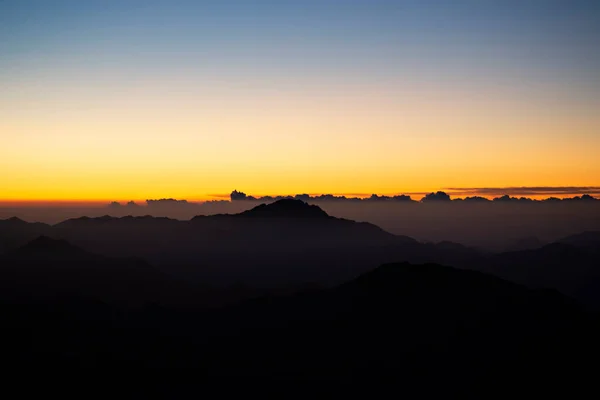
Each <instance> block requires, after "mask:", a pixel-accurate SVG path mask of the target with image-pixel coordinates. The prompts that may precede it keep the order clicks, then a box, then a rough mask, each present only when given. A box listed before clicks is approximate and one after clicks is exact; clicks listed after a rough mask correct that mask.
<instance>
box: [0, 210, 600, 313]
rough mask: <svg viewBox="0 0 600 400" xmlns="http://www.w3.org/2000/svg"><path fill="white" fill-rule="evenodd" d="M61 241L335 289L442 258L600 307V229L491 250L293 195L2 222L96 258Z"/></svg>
mask: <svg viewBox="0 0 600 400" xmlns="http://www.w3.org/2000/svg"><path fill="white" fill-rule="evenodd" d="M39 236H43V238H38V237H39ZM36 238H38V240H37V241H34V242H32V243H29V242H31V241H32V240H34V239H36ZM51 239H60V240H66V241H67V242H68V243H71V244H73V245H74V246H76V247H78V248H79V250H83V251H85V252H89V253H92V254H94V255H100V254H101V255H103V256H106V257H110V258H116V259H119V260H123V259H127V260H134V259H137V260H140V259H143V260H145V261H146V262H147V263H148V265H152V266H153V267H154V268H155V269H156V271H160V273H162V274H165V275H167V276H169V277H172V278H174V279H178V280H181V281H186V282H189V283H190V284H193V285H204V286H206V285H210V286H213V285H217V286H226V287H228V286H232V285H242V286H244V287H251V288H254V289H253V290H255V289H258V288H260V290H261V291H262V290H263V289H267V288H281V287H299V286H301V285H304V284H317V285H326V286H332V285H337V284H339V283H341V282H344V281H347V280H349V279H351V278H353V277H355V276H357V275H359V274H361V273H363V272H365V271H368V270H371V269H372V268H374V267H376V266H377V265H381V264H385V263H391V262H412V263H438V264H444V265H450V266H455V267H460V268H466V269H470V270H479V271H483V272H488V273H492V274H494V275H497V276H499V277H502V278H504V279H507V280H510V281H513V282H517V283H520V284H525V285H528V286H530V287H532V288H555V289H558V290H560V291H561V292H562V293H564V294H566V295H568V296H571V297H574V298H576V299H578V300H580V301H582V302H584V303H585V304H588V305H591V306H594V307H600V296H599V295H597V293H600V273H599V272H598V271H597V270H598V268H597V267H596V266H597V265H600V255H599V254H600V252H599V251H598V246H597V245H596V243H597V239H598V232H597V231H595V232H594V231H588V232H584V233H582V234H580V235H573V236H570V237H567V238H564V239H562V240H560V241H558V242H557V243H551V244H548V245H545V246H542V245H541V244H540V243H539V242H538V241H537V240H535V239H531V240H529V239H528V240H525V241H522V242H523V243H517V245H518V246H515V248H514V249H513V251H508V252H503V253H496V254H489V253H483V252H480V251H478V250H476V249H473V248H470V247H467V246H463V245H460V244H458V243H453V242H448V241H445V242H439V243H420V242H418V241H416V240H414V239H412V238H410V237H406V236H399V235H393V234H391V233H389V232H387V231H385V230H383V229H381V228H379V227H378V226H376V225H373V224H370V223H364V222H356V221H352V220H347V219H342V218H336V217H333V216H329V215H327V213H326V212H325V211H323V210H322V209H320V208H319V207H317V206H314V205H308V204H307V203H305V202H303V201H301V200H292V199H283V200H279V201H275V202H273V203H270V204H265V205H259V206H257V207H254V208H253V209H250V210H248V211H245V212H242V213H240V214H217V215H212V216H197V217H194V218H193V219H191V220H187V221H181V220H175V219H169V218H164V217H161V218H157V217H152V216H140V217H133V216H127V217H120V218H118V217H110V216H103V217H98V218H89V217H82V218H75V219H70V220H66V221H64V222H62V223H59V224H56V225H54V226H49V225H45V224H32V223H27V222H25V221H22V220H19V219H16V218H13V219H10V220H3V221H0V248H4V253H5V254H11V251H14V250H15V249H16V248H18V247H19V246H24V245H25V244H27V243H29V246H31V248H27V246H26V247H25V250H23V249H21V250H20V251H21V252H24V254H27V257H30V258H35V257H36V254H40V256H39V257H38V258H40V259H44V258H46V260H50V259H52V257H57V256H61V254H62V255H63V256H66V254H69V256H70V257H73V258H75V259H77V257H89V255H88V254H83V253H81V251H78V252H77V251H73V252H71V251H70V250H69V249H65V248H64V247H65V246H66V245H65V243H64V242H57V243H52V242H50V240H51ZM521 245H522V246H521ZM46 247H49V248H50V249H51V250H52V251H48V250H47V249H46V250H44V249H45V248H46ZM523 247H524V248H523ZM61 249H62V250H61ZM52 252H54V253H56V254H55V255H52V254H51V253H52ZM250 292H252V290H251V291H250Z"/></svg>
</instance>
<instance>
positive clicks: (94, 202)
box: [0, 186, 600, 207]
mask: <svg viewBox="0 0 600 400" xmlns="http://www.w3.org/2000/svg"><path fill="white" fill-rule="evenodd" d="M234 192H238V191H237V190H233V191H232V192H231V193H229V194H206V195H204V196H189V197H187V198H173V197H168V196H167V197H155V198H150V197H146V198H141V197H140V198H131V199H115V198H102V199H61V198H57V199H0V206H2V207H10V206H15V207H21V206H27V205H29V206H43V205H46V206H52V207H56V206H64V207H68V206H72V207H82V206H107V205H109V204H111V203H113V202H118V203H125V204H126V203H128V202H134V203H136V204H137V205H145V204H147V202H148V201H156V200H178V201H186V202H188V203H191V204H202V203H207V202H212V201H231V194H232V193H234ZM439 192H443V193H445V194H447V195H448V196H450V197H452V200H457V199H465V198H468V197H481V198H485V199H488V200H493V199H494V198H498V197H502V196H506V195H508V196H509V197H514V198H527V199H531V200H548V199H551V198H559V199H565V198H573V197H577V196H583V195H590V196H600V186H507V187H487V188H486V187H478V188H477V187H468V188H459V187H452V188H442V189H438V190H433V191H418V192H408V191H407V192H395V193H381V194H375V193H367V192H363V193H360V192H347V193H318V192H317V193H296V194H287V195H269V194H267V195H262V194H261V195H258V194H257V195H247V196H248V197H249V198H248V199H245V200H241V201H253V200H254V201H260V200H261V199H262V200H269V198H286V197H296V196H309V197H316V198H318V197H320V196H335V197H338V198H346V199H368V198H370V197H372V196H379V197H394V196H410V197H411V199H412V200H415V201H420V200H422V199H423V198H424V197H425V196H427V195H429V194H432V193H439ZM238 193H240V194H242V195H244V196H246V194H245V193H244V192H238ZM413 196H415V198H413ZM317 200H318V199H317Z"/></svg>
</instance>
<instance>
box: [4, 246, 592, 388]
mask: <svg viewBox="0 0 600 400" xmlns="http://www.w3.org/2000/svg"><path fill="white" fill-rule="evenodd" d="M43 240H44V241H46V239H43ZM40 244H43V246H42V247H46V245H47V244H49V243H40V242H39V241H37V242H36V243H34V244H32V247H34V248H35V247H37V246H38V245H40ZM57 246H58V247H63V244H57ZM23 251H25V250H23ZM36 251H37V250H36ZM4 296H6V293H4V292H2V293H1V294H0V297H4ZM0 307H2V311H3V312H2V313H0V319H1V320H2V322H3V326H6V327H9V328H8V329H5V330H4V331H3V338H4V340H3V342H2V343H3V344H2V346H3V350H4V351H3V354H4V361H5V362H8V363H11V365H28V364H30V363H35V364H36V365H37V366H50V365H52V366H53V367H54V368H57V367H61V366H95V367H111V366H115V365H119V366H120V367H123V366H125V367H156V366H161V367H164V366H174V367H195V368H201V370H202V371H203V372H202V377H204V378H207V377H210V378H217V377H218V378H223V377H227V378H233V377H245V378H249V377H252V378H258V379H268V380H272V379H277V380H281V379H284V380H298V381H305V380H306V379H318V380H327V381H333V382H338V383H342V382H346V383H348V382H350V381H351V380H355V379H361V381H363V382H370V381H380V382H385V381H389V380H393V382H395V385H394V386H393V387H392V389H393V390H394V389H395V390H396V391H398V390H400V389H402V390H406V389H407V388H408V387H409V386H410V385H413V384H415V383H416V382H415V379H426V380H427V381H429V382H431V381H435V382H438V383H441V382H444V384H441V385H434V386H431V387H429V389H432V388H438V389H439V390H440V391H441V392H443V393H445V394H449V393H452V392H453V390H456V389H457V388H460V387H461V386H464V387H465V388H468V387H472V386H471V384H472V382H475V381H476V382H482V381H483V380H489V382H490V384H491V383H492V382H493V381H494V380H495V379H496V377H497V376H498V374H501V376H502V377H503V379H504V382H503V386H504V387H511V385H514V386H517V385H523V384H525V385H530V386H532V387H535V388H536V389H537V390H542V389H543V387H540V386H537V385H536V382H535V381H532V376H531V371H532V370H535V371H536V374H537V375H539V376H543V377H544V379H546V380H547V379H559V378H560V379H566V378H567V377H568V376H570V374H576V373H579V372H580V370H581V369H582V368H583V367H581V366H582V365H584V362H587V361H593V359H594V358H595V356H596V354H597V346H596V345H595V342H596V340H595V334H596V332H597V330H596V328H595V322H594V320H593V318H592V317H591V316H590V315H589V314H587V313H585V312H584V311H583V310H581V309H580V308H579V307H578V306H577V305H575V304H574V303H573V302H572V301H571V300H569V299H567V298H565V297H563V296H561V295H560V294H558V293H557V292H553V291H538V290H531V289H527V288H526V287H523V286H519V285H516V284H512V283H509V282H506V281H504V280H501V279H499V278H495V277H492V276H489V275H486V274H483V273H479V272H474V271H467V270H458V269H454V268H449V267H443V266H440V265H434V264H425V265H411V264H407V263H401V264H387V265H382V266H380V267H378V268H376V269H374V270H372V271H369V272H367V273H365V274H362V275H360V276H358V277H357V278H355V279H352V280H350V281H348V282H345V283H343V284H341V285H338V286H336V287H332V288H329V289H318V290H308V291H304V292H301V293H297V294H294V295H290V296H268V297H259V298H255V299H253V300H248V301H244V302H241V303H239V304H237V305H232V306H228V307H225V308H220V309H211V310H203V309H195V308H191V309H190V308H187V309H186V308H171V307H160V306H152V307H147V308H141V309H137V311H136V310H133V311H129V312H127V313H123V312H121V311H119V310H120V309H119V308H115V306H114V305H111V303H106V302H101V301H100V302H98V301H95V300H93V298H90V297H88V296H86V295H85V293H84V294H83V295H79V296H77V297H62V298H55V299H48V298H45V299H43V302H39V303H35V302H30V303H28V305H26V306H23V305H17V306H7V305H6V303H5V302H0ZM44 324H47V325H48V326H47V328H46V329H38V327H39V326H42V325H44ZM576 361H577V362H576ZM579 367H581V368H579ZM465 377H468V379H465ZM525 378H526V380H525V381H524V383H521V382H523V381H521V380H519V379H525ZM517 382H519V383H517ZM448 383H452V386H448ZM345 387H346V386H341V387H340V388H339V390H344V388H345ZM425 389H426V388H424V387H421V389H420V390H425ZM396 393H399V392H396ZM422 393H423V392H422Z"/></svg>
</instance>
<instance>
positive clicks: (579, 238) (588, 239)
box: [558, 231, 600, 250]
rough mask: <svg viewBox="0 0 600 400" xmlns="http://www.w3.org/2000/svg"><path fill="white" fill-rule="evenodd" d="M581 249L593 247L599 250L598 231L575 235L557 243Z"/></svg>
mask: <svg viewBox="0 0 600 400" xmlns="http://www.w3.org/2000/svg"><path fill="white" fill-rule="evenodd" d="M558 242H559V243H565V244H570V245H573V246H581V247H595V248H596V249H598V250H600V231H586V232H582V233H579V234H576V235H571V236H567V237H565V238H562V239H560V240H559V241H558Z"/></svg>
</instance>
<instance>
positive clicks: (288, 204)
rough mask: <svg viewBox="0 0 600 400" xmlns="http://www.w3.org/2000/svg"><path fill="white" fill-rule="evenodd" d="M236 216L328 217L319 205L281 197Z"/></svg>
mask: <svg viewBox="0 0 600 400" xmlns="http://www.w3.org/2000/svg"><path fill="white" fill-rule="evenodd" d="M238 216H239V217H254V218H329V215H327V213H326V212H325V211H323V210H322V209H321V208H320V207H319V206H316V205H310V204H308V203H305V202H304V201H301V200H293V199H282V200H278V201H276V202H273V203H270V204H261V205H259V206H256V207H254V208H252V209H250V210H248V211H244V212H242V213H240V214H238Z"/></svg>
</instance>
